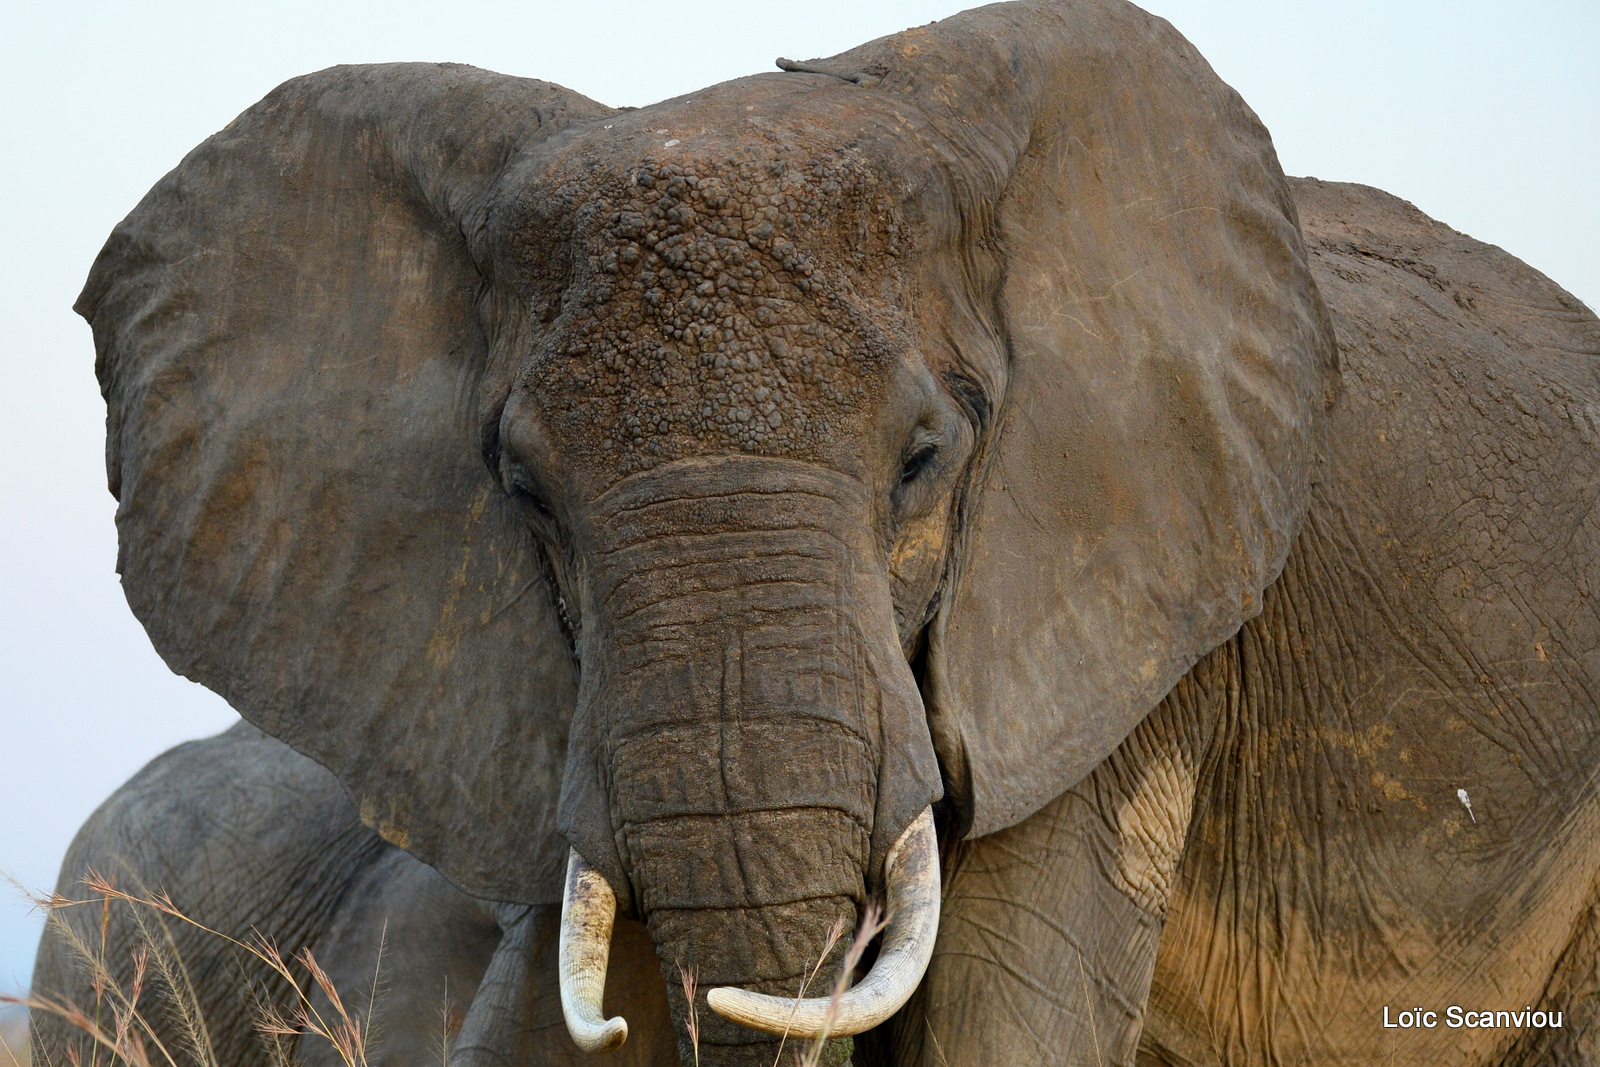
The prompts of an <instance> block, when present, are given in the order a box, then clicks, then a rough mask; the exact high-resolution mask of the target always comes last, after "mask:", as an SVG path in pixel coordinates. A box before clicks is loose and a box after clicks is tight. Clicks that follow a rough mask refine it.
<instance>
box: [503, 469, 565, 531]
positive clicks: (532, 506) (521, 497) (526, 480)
mask: <svg viewBox="0 0 1600 1067" xmlns="http://www.w3.org/2000/svg"><path fill="white" fill-rule="evenodd" d="M506 483H507V485H508V487H509V489H510V493H511V497H512V499H513V500H515V501H516V502H517V503H519V504H521V505H522V506H523V507H526V508H527V509H528V510H530V511H532V512H533V513H534V514H535V515H537V516H538V517H539V518H541V519H544V520H546V521H549V520H551V519H553V518H554V517H555V513H554V512H553V511H551V510H550V505H549V504H547V503H545V500H544V497H543V495H541V494H540V492H539V491H538V489H537V488H535V486H534V483H533V478H532V477H531V476H530V475H529V474H528V472H527V470H526V469H525V468H524V467H523V466H522V465H521V464H520V463H519V464H512V465H511V466H510V468H509V470H508V471H507V477H506Z"/></svg>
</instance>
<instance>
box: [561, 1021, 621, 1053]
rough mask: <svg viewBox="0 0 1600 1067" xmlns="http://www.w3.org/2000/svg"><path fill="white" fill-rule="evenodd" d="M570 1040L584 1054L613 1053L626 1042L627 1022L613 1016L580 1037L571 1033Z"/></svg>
mask: <svg viewBox="0 0 1600 1067" xmlns="http://www.w3.org/2000/svg"><path fill="white" fill-rule="evenodd" d="M572 1040H573V1041H574V1042H576V1044H577V1046H578V1048H579V1049H581V1050H582V1051H584V1052H615V1051H616V1050H617V1049H619V1048H621V1047H622V1043H623V1042H624V1041H626V1040H628V1020H626V1019H624V1018H623V1017H622V1016H620V1015H613V1016H612V1017H611V1018H609V1019H607V1020H606V1021H605V1022H603V1023H601V1024H600V1025H599V1026H596V1027H594V1028H593V1029H590V1030H589V1031H588V1032H587V1033H585V1034H583V1035H582V1036H580V1035H579V1034H577V1033H573V1035H572Z"/></svg>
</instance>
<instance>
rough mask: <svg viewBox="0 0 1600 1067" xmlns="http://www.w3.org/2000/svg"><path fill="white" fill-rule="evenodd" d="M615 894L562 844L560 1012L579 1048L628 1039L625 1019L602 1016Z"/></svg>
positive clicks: (602, 1048)
mask: <svg viewBox="0 0 1600 1067" xmlns="http://www.w3.org/2000/svg"><path fill="white" fill-rule="evenodd" d="M616 918H617V895H616V894H615V893H614V892H612V891H611V886H610V885H609V884H608V883H607V882H606V880H605V878H604V877H602V876H601V874H600V872H599V871H597V870H595V869H594V868H593V867H591V866H589V864H588V863H587V862H586V861H585V860H584V858H583V857H582V856H580V855H578V853H577V852H576V851H573V850H568V855H567V884H566V888H565V889H564V890H563V891H562V894H561V941H560V956H559V963H558V967H559V969H560V976H561V1014H562V1015H564V1016H565V1017H566V1020H567V1032H568V1033H569V1034H571V1035H572V1040H573V1041H574V1042H576V1043H577V1046H578V1047H579V1048H580V1049H582V1050H583V1051H585V1052H610V1051H611V1050H612V1049H616V1048H621V1047H622V1043H623V1042H624V1041H626V1040H628V1021H627V1020H626V1019H624V1018H623V1017H622V1016H620V1015H617V1016H614V1017H612V1018H610V1019H607V1018H606V1015H605V1009H604V1007H603V1002H604V999H605V992H606V965H607V964H608V963H609V962H610V960H611V925H612V923H614V922H615V921H616Z"/></svg>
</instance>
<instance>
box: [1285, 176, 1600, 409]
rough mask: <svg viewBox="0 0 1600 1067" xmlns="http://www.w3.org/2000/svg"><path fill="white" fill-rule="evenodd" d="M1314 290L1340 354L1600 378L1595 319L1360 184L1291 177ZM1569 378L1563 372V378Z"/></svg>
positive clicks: (1500, 256) (1513, 262) (1599, 331)
mask: <svg viewBox="0 0 1600 1067" xmlns="http://www.w3.org/2000/svg"><path fill="white" fill-rule="evenodd" d="M1289 184H1290V188H1291V190H1292V192H1293V194H1294V198H1295V203H1296V206H1297V208H1298V210H1299V215H1300V224H1301V229H1302V231H1303V232H1304V234H1305V240H1306V250H1307V253H1308V255H1309V258H1310V262H1311V267H1312V272H1313V274H1314V275H1315V277H1316V281H1317V285H1318V288H1319V289H1321V291H1322V295H1323V298H1324V299H1325V300H1326V301H1327V303H1328V306H1329V310H1330V311H1331V312H1332V314H1333V317H1334V320H1335V324H1336V327H1337V328H1338V329H1339V343H1340V349H1341V353H1342V354H1343V355H1345V356H1346V358H1347V360H1348V359H1349V358H1350V357H1352V356H1354V357H1356V361H1357V363H1358V364H1359V363H1360V362H1361V360H1360V357H1361V355H1362V354H1363V352H1362V349H1364V348H1365V349H1381V348H1384V347H1386V345H1385V342H1399V343H1401V344H1402V345H1406V344H1407V343H1408V342H1414V343H1411V344H1410V345H1409V347H1411V348H1412V349H1413V350H1420V349H1432V350H1433V351H1432V352H1430V353H1425V354H1430V355H1431V354H1438V355H1449V356H1451V357H1453V358H1454V359H1455V360H1456V361H1458V362H1459V363H1461V364H1464V365H1465V367H1470V368H1471V369H1473V370H1477V371H1478V372H1479V373H1481V372H1482V370H1483V369H1485V368H1487V369H1491V370H1492V369H1494V364H1496V363H1504V362H1507V361H1511V362H1532V363H1535V364H1537V365H1539V366H1540V367H1541V368H1542V369H1543V370H1544V371H1545V372H1546V373H1547V374H1550V375H1552V376H1555V377H1562V376H1565V377H1570V378H1574V379H1577V381H1575V382H1574V383H1573V384H1574V385H1576V386H1577V387H1578V388H1579V390H1580V391H1584V390H1585V389H1587V390H1588V391H1589V392H1588V398H1589V399H1594V398H1595V394H1594V393H1593V392H1592V390H1594V388H1595V386H1596V384H1597V378H1596V372H1597V370H1600V319H1597V318H1596V317H1595V314H1594V312H1593V311H1591V310H1590V309H1589V308H1587V307H1585V306H1584V304H1583V303H1582V301H1580V300H1578V298H1577V297H1575V296H1573V295H1572V294H1571V293H1568V292H1567V291H1566V290H1564V289H1562V288H1561V287H1560V286H1559V285H1557V284H1556V283H1555V282H1553V281H1551V280H1550V279H1549V278H1547V277H1546V276H1545V275H1543V274H1541V273H1540V272H1539V271H1537V270H1535V269H1534V268H1533V267H1530V266H1529V265H1528V264H1526V263H1524V262H1522V260H1520V259H1518V258H1517V257H1516V256H1513V255H1511V254H1510V253H1509V252H1507V251H1505V250H1504V249H1502V248H1499V247H1497V246H1495V245H1491V244H1486V243H1484V242H1482V241H1478V240H1476V239H1474V238H1472V237H1469V236H1468V235H1466V234H1464V233H1460V232H1458V231H1456V230H1454V229H1451V228H1450V227H1449V226H1447V225H1445V224H1444V223H1442V222H1440V221H1438V220H1437V219H1433V218H1430V217H1429V216H1428V215H1426V214H1424V213H1423V212H1422V211H1420V210H1419V209H1418V208H1417V207H1416V206H1415V205H1413V204H1410V203H1408V202H1407V201H1404V200H1402V199H1400V198H1399V197H1397V196H1394V195H1392V194H1390V193H1386V192H1384V191H1383V190H1381V189H1374V188H1372V187H1371V186H1367V185H1356V184H1351V183H1348V182H1325V181H1321V180H1319V179H1316V178H1291V179H1289ZM1563 372H1565V373H1563Z"/></svg>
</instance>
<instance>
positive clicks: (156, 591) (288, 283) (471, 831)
mask: <svg viewBox="0 0 1600 1067" xmlns="http://www.w3.org/2000/svg"><path fill="white" fill-rule="evenodd" d="M607 113H609V111H608V109H606V108H604V107H602V106H601V105H599V104H596V103H594V102H593V101H590V100H587V99H585V98H583V97H581V96H579V95H577V94H575V93H571V92H568V91H566V90H564V89H561V88H559V87H558V86H554V85H550V84H547V83H544V82H537V81H529V80H524V79H518V78H508V77H503V76H500V75H496V74H491V73H488V72H486V71H480V70H475V69H473V68H470V67H463V66H441V65H433V64H396V65H385V66H373V67H340V68H333V69H330V70H327V71H323V72H321V73H319V74H314V75H310V76H308V77H305V78H300V79H297V80H295V81H291V82H288V83H286V84H285V85H283V86H281V87H279V88H278V89H277V90H275V91H274V92H273V93H272V94H271V95H269V96H268V97H266V99H264V100H263V101H261V103H259V104H257V105H256V106H255V107H253V108H251V109H250V110H249V111H247V112H245V113H244V114H243V115H241V116H240V117H239V118H238V119H236V120H235V121H234V122H233V123H232V124H231V125H230V126H229V127H228V128H227V129H225V130H223V131H222V132H221V133H219V134H217V135H216V136H214V137H212V138H211V139H210V140H208V141H206V142H205V143H204V144H202V145H201V146H200V147H199V148H197V149H195V150H194V151H193V152H192V153H190V154H189V156H188V157H187V158H185V159H184V161H183V162H182V163H181V164H180V165H179V166H178V168H177V169H176V170H174V171H173V172H172V173H170V174H168V175H167V176H166V177H165V178H163V179H162V181H161V182H160V183H159V184H158V185H157V186H156V187H155V188H154V189H152V190H151V192H150V193H149V194H148V195H147V196H146V197H145V199H144V200H143V201H142V202H141V203H140V204H139V206H138V207H137V208H135V209H134V211H133V213H132V214H131V215H129V216H128V218H127V219H126V220H124V221H123V223H122V224H121V225H120V226H118V227H117V229H116V230H115V232H114V233H113V234H112V236H111V238H110V240H109V241H108V243H107V244H106V247H105V249H104V250H103V251H102V252H101V254H100V257H99V259H98V260H97V261H96V263H95V265H94V269H93V271H92V273H91V274H90V277H89V281H88V285H87V287H86V288H85V290H84V293H83V295H82V296H81V297H80V298H79V302H78V305H77V308H78V311H79V312H80V313H81V314H82V315H83V316H84V317H85V318H87V319H88V320H89V321H90V323H91V324H92V325H93V327H94V335H95V344H96V349H97V352H98V372H99V377H100V383H101V388H102V391H103V392H104V394H105V398H106V403H107V407H108V415H107V444H106V453H107V465H108V468H109V474H110V484H111V491H112V493H113V494H114V495H116V497H117V500H118V509H117V527H118V531H119V535H120V550H119V555H118V570H119V571H120V573H121V574H122V582H123V587H124V589H125V591H126V593H127V597H128V601H129V603H130V605H131V606H132V607H133V610H134V613H135V614H136V615H137V616H138V617H139V619H140V621H142V622H143V623H144V626H145V628H146V630H147V631H148V632H149V634H150V638H151V640H152V641H153V642H154V644H155V647H156V648H157V650H158V651H159V652H160V653H161V655H162V656H163V658H165V660H166V662H167V664H168V665H169V666H170V667H171V668H172V669H173V670H174V671H176V672H178V673H180V674H183V675H186V676H188V677H190V678H192V679H194V680H196V681H198V682H201V683H203V684H205V685H207V686H209V687H210V688H212V689H214V690H216V691H217V692H218V693H220V694H221V695H222V696H223V697H224V698H225V699H227V701H228V702H229V703H230V704H232V705H233V706H234V707H235V708H236V709H237V710H238V711H239V712H240V714H242V715H243V716H244V717H245V718H246V719H248V720H249V721H251V722H252V723H254V724H256V725H257V726H259V727H260V728H261V729H263V730H265V731H267V732H268V733H271V734H273V735H275V736H277V737H279V738H281V739H283V740H284V741H286V742H288V743H289V744H290V745H292V746H293V747H294V748H296V749H298V750H299V751H301V752H303V753H305V754H306V755H308V756H310V757H311V758H312V759H315V760H317V761H318V762H319V763H322V764H324V765H325V766H327V767H328V768H329V769H330V770H332V771H333V772H334V773H335V774H336V775H337V776H338V777H339V779H340V780H341V781H342V782H343V783H344V784H345V786H346V787H347V788H348V789H349V790H350V792H351V793H352V794H353V795H354V797H355V799H356V800H357V801H358V803H359V805H360V811H361V816H362V819H363V820H364V821H365V822H367V823H368V824H369V825H371V826H372V827H374V828H375V829H376V830H378V832H379V833H381V834H382V835H383V836H384V837H385V838H387V839H388V840H390V841H392V842H394V843H395V844H397V845H400V846H401V847H403V848H406V849H408V850H410V851H411V852H413V853H415V854H416V855H417V856H419V857H421V858H422V859H423V860H425V861H427V862H429V863H431V864H433V865H435V866H436V867H438V868H439V869H440V870H441V871H443V872H444V873H445V874H446V875H448V876H449V877H450V878H452V879H453V880H454V881H456V882H457V883H458V884H460V885H461V886H462V887H464V888H465V889H467V890H469V891H471V892H474V893H478V894H480V895H484V896H488V897H493V898H496V899H506V900H518V901H525V902H545V901H549V900H552V899H558V898H559V892H560V889H559V886H560V866H561V861H562V859H563V857H564V855H565V851H566V848H565V845H564V843H563V842H562V841H561V839H560V838H559V836H558V835H557V834H556V833H555V828H554V819H555V797H556V795H557V793H558V791H559V787H560V781H561V770H562V762H563V758H564V752H565V747H566V731H567V724H568V721H569V719H570V715H571V709H572V707H573V704H574V701H575V694H576V676H575V670H574V667H573V664H572V662H571V658H570V654H569V651H568V646H567V642H566V638H565V636H564V635H563V633H562V632H561V629H560V626H559V624H558V621H557V619H556V617H555V615H554V612H553V609H552V607H551V606H550V599H549V596H548V594H547V589H546V585H545V580H544V577H543V575H544V570H543V566H542V562H541V558H540V557H539V556H538V555H537V554H536V550H535V548H534V546H533V544H532V542H531V540H530V538H529V536H528V533H527V530H526V528H525V527H524V526H523V525H522V524H521V522H520V521H519V519H518V518H517V516H516V515H515V514H514V513H513V511H512V505H511V504H510V502H509V501H508V500H507V499H506V498H505V497H504V495H503V494H502V493H501V491H500V489H499V488H498V486H497V484H496V482H495V480H494V478H493V477H492V476H491V474H490V471H489V470H488V468H487V465H486V463H485V461H484V457H483V452H482V448H481V444H480V442H481V438H482V435H481V433H480V427H481V426H482V425H483V424H484V416H483V414H481V413H480V405H492V404H493V400H494V398H493V397H492V396H488V395H484V394H488V393H492V392H493V391H494V389H493V386H492V384H490V383H488V382H487V381H486V378H485V375H486V368H487V365H488V356H489V351H490V345H489V341H488V339H487V338H486V335H485V331H484V328H483V327H482V326H481V325H480V321H479V303H480V299H481V298H482V297H483V296H484V294H485V292H486V290H485V282H484V279H483V278H482V277H480V274H479V271H478V269H477V268H476V267H475V265H474V263H475V261H474V258H473V255H472V254H471V251H470V249H469V240H468V238H469V237H471V236H472V235H474V234H476V233H477V232H478V231H479V229H480V228H481V222H480V220H481V217H482V215H483V213H484V211H485V207H484V204H485V202H486V201H487V199H488V198H489V196H490V194H491V192H492V189H493V187H494V184H495V182H496V179H497V178H498V177H499V175H500V174H501V172H502V171H503V169H504V168H505V167H506V166H507V165H508V163H509V161H510V160H511V159H512V158H513V157H514V156H516V155H517V154H518V153H519V152H522V151H525V150H527V149H528V148H530V147H531V146H533V145H535V144H536V143H537V142H538V141H540V140H541V139H542V138H544V137H546V136H548V135H549V134H550V133H551V132H552V131H554V130H559V129H560V128H562V127H563V126H565V125H568V124H570V123H572V122H574V121H579V120H583V119H587V118H590V117H595V116H599V115H603V114H607Z"/></svg>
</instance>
